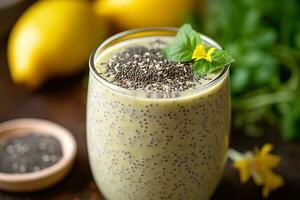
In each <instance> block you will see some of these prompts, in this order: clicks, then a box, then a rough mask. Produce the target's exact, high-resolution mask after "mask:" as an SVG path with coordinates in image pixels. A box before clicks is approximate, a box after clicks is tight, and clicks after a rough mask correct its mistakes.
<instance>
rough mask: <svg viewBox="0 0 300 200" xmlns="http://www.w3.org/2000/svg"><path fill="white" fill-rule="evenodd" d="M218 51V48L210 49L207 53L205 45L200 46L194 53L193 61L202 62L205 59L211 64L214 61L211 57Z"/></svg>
mask: <svg viewBox="0 0 300 200" xmlns="http://www.w3.org/2000/svg"><path fill="white" fill-rule="evenodd" d="M215 50H216V48H210V49H209V50H208V51H207V52H206V50H205V47H204V45H203V44H198V45H197V46H196V48H195V50H194V52H193V56H192V59H196V60H200V59H205V60H207V61H209V62H211V61H212V59H211V55H212V54H213V52H214V51H215Z"/></svg>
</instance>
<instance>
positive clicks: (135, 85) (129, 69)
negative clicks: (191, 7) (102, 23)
mask: <svg viewBox="0 0 300 200" xmlns="http://www.w3.org/2000/svg"><path fill="white" fill-rule="evenodd" d="M172 40H173V37H171V36H160V37H153V36H151V37H143V38H136V39H129V40H127V41H123V42H120V43H118V44H116V45H113V46H112V47H109V48H107V49H105V50H104V51H103V52H102V53H101V55H100V56H99V57H98V58H97V60H96V70H97V72H98V74H99V75H100V76H101V77H102V78H103V79H105V80H107V81H108V82H110V83H112V84H114V85H117V86H120V87H122V88H125V89H129V90H136V91H140V92H145V93H147V95H146V96H147V97H151V98H172V97H178V96H183V93H182V92H186V91H192V90H195V89H197V88H199V87H201V86H203V85H206V84H208V83H209V82H211V81H213V80H214V79H216V78H217V77H218V76H219V75H220V73H221V71H222V70H219V71H216V72H214V73H211V74H207V75H204V76H195V75H194V74H193V69H192V67H193V66H192V63H191V62H185V63H182V62H175V61H171V60H169V59H167V58H165V57H164V56H163V54H162V53H161V50H162V49H163V48H165V47H166V46H167V45H168V44H170V43H171V42H172Z"/></svg>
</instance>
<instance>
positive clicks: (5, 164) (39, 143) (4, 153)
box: [0, 132, 62, 174]
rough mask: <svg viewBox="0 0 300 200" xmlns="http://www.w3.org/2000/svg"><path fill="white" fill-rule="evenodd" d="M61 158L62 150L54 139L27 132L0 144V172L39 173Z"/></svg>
mask: <svg viewBox="0 0 300 200" xmlns="http://www.w3.org/2000/svg"><path fill="white" fill-rule="evenodd" d="M61 157H62V148H61V145H60V143H59V141H58V140H57V139H56V138H55V137H53V136H46V135H43V134H37V133H30V132H29V133H27V134H25V135H22V136H17V137H15V138H11V139H9V140H7V141H4V142H2V143H0V172H1V173H10V174H22V173H29V172H35V171H40V170H42V169H45V168H47V167H50V166H51V165H53V164H55V163H57V162H58V161H59V160H60V159H61Z"/></svg>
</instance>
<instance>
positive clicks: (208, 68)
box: [193, 50, 234, 76]
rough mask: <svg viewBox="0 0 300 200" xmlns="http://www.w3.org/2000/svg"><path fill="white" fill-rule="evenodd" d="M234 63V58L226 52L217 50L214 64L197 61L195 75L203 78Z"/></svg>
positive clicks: (213, 56)
mask: <svg viewBox="0 0 300 200" xmlns="http://www.w3.org/2000/svg"><path fill="white" fill-rule="evenodd" d="M232 62H234V59H233V58H232V56H231V55H230V54H229V53H228V52H227V51H225V50H215V52H214V53H213V54H212V62H209V61H207V60H203V59H201V60H197V61H196V62H195V63H194V65H193V72H194V74H195V75H198V76H202V75H205V74H209V73H212V72H214V71H216V70H218V69H221V68H223V67H224V66H226V65H228V64H230V63H232Z"/></svg>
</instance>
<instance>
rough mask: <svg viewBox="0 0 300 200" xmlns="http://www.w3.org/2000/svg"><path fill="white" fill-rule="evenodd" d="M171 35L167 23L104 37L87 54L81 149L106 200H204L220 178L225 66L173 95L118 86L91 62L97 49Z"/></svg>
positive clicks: (226, 106) (225, 126)
mask: <svg viewBox="0 0 300 200" xmlns="http://www.w3.org/2000/svg"><path fill="white" fill-rule="evenodd" d="M175 34H176V29H173V28H157V29H138V30H131V31H127V32H123V33H120V34H117V35H115V36H112V37H111V38H109V39H107V40H106V41H105V42H103V43H102V44H101V45H100V46H99V47H98V48H97V49H96V50H95V52H94V53H93V54H92V55H91V58H90V63H89V64H90V76H89V86H88V101H87V142H88V153H89V160H90V165H91V169H92V173H93V176H94V178H95V180H96V183H97V185H98V187H99V189H100V190H101V192H102V194H103V195H104V197H105V198H106V199H108V200H120V199H122V200H151V199H153V200H157V199H176V200H177V199H183V200H194V199H197V200H207V199H209V197H210V196H211V194H212V192H213V191H214V189H215V188H216V186H217V184H218V182H219V180H220V177H221V175H222V171H223V167H224V163H225V160H226V151H227V148H228V140H229V131H230V117H231V115H230V96H229V66H225V67H224V69H223V70H222V72H221V73H220V75H218V76H217V77H216V78H215V79H214V80H211V81H210V82H209V83H208V84H205V85H203V86H199V87H197V88H195V89H193V90H191V91H188V92H186V93H184V92H183V93H182V94H181V95H180V96H178V97H174V98H148V97H146V96H145V94H141V93H138V92H136V91H134V90H129V89H125V88H121V87H119V86H117V85H114V84H112V83H110V82H108V81H107V80H105V79H104V78H102V77H101V75H99V74H98V72H97V70H96V67H95V64H96V61H97V59H98V58H99V57H101V55H102V52H103V51H104V50H105V49H107V48H109V47H111V46H113V45H116V44H118V43H119V42H122V41H126V40H130V39H135V38H142V37H143V38H144V37H150V36H156V37H160V36H174V35H175ZM199 37H201V38H202V40H203V41H204V42H205V43H207V44H209V45H211V46H214V47H216V48H219V49H220V48H221V47H220V46H219V45H218V44H217V43H216V42H214V41H213V40H212V39H210V38H208V37H206V36H204V35H199Z"/></svg>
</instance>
